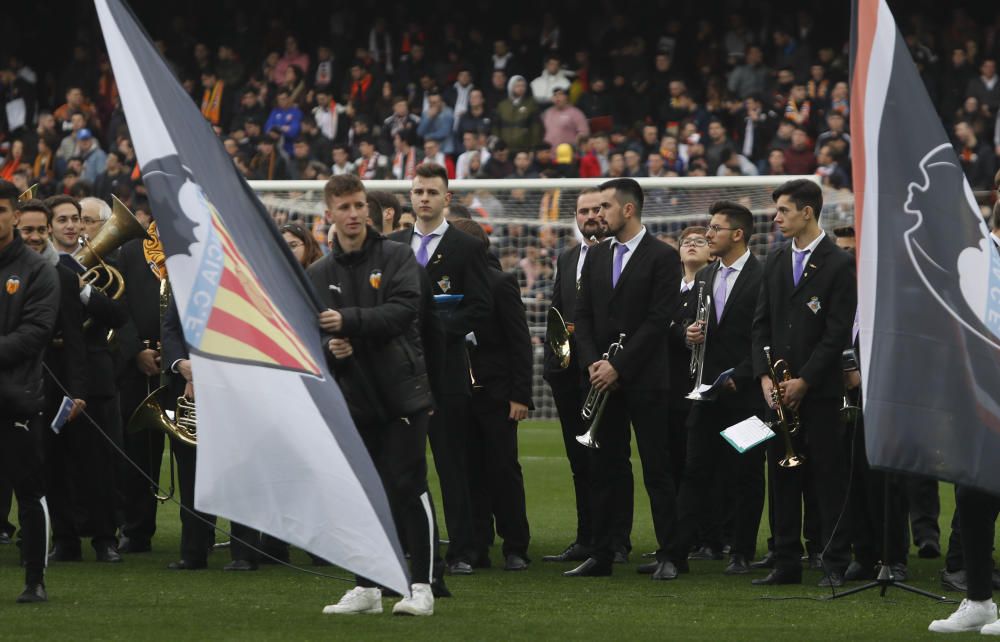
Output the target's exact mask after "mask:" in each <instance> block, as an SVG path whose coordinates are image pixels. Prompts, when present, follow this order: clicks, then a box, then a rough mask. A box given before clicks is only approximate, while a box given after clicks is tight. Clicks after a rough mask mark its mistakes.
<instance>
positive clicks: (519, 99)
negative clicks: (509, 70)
mask: <svg viewBox="0 0 1000 642" xmlns="http://www.w3.org/2000/svg"><path fill="white" fill-rule="evenodd" d="M527 91H528V83H527V82H526V81H525V80H524V76H513V77H512V78H511V79H510V82H508V83H507V99H506V100H504V101H503V102H501V103H500V104H499V105H498V106H497V110H496V116H495V120H494V122H493V134H494V135H495V136H498V137H500V138H502V139H503V140H504V141H505V142H506V143H507V145H509V146H510V148H511V149H512V150H514V151H518V150H522V149H533V148H535V147H537V146H538V144H539V143H540V142H541V141H542V132H541V123H540V121H539V119H538V103H536V102H535V101H534V99H533V98H531V97H530V96H528V95H527Z"/></svg>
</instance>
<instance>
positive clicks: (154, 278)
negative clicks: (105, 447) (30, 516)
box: [118, 239, 165, 553]
mask: <svg viewBox="0 0 1000 642" xmlns="http://www.w3.org/2000/svg"><path fill="white" fill-rule="evenodd" d="M143 243H144V240H143V239H135V240H132V241H129V242H127V243H125V244H124V245H123V246H122V248H121V251H120V252H119V255H118V268H119V270H121V273H122V276H123V277H124V278H125V282H126V283H127V284H128V286H127V287H128V298H127V305H128V313H129V321H128V323H127V324H126V325H125V327H123V328H122V329H121V331H120V332H119V334H118V350H119V358H120V359H121V360H122V361H123V364H122V371H121V374H120V375H119V377H118V390H119V404H120V408H121V416H122V419H123V421H124V422H126V423H127V422H128V420H129V418H130V417H131V416H132V413H133V412H135V409H136V408H137V407H138V406H139V404H141V403H142V401H143V400H144V399H145V398H146V397H147V396H148V395H149V393H151V392H152V391H153V390H155V389H156V388H157V387H158V386H159V377H160V367H161V365H160V350H159V346H160V300H159V299H160V279H159V278H158V275H157V273H156V272H154V270H153V268H152V267H151V266H150V265H149V262H148V260H147V257H146V254H145V252H143ZM164 438H165V436H164V434H163V433H162V432H161V431H159V430H156V429H143V430H141V431H139V432H135V433H130V432H128V431H126V432H125V434H124V445H125V452H126V454H127V455H128V457H129V459H131V460H132V462H134V463H135V464H138V465H139V467H140V468H141V469H142V474H140V473H138V472H137V471H136V470H135V469H134V468H133V466H132V465H129V464H128V463H127V462H126V463H125V465H122V466H120V467H119V468H118V472H119V484H118V486H119V493H120V494H121V496H122V508H123V515H122V524H121V538H120V541H119V551H120V552H122V553H144V552H146V551H149V550H151V548H152V544H151V542H152V538H153V534H154V533H155V532H156V508H157V504H158V502H157V501H156V498H155V495H154V492H153V490H151V488H150V483H149V478H152V479H154V480H159V478H160V463H161V462H162V461H163V445H164Z"/></svg>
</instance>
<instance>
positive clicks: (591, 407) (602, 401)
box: [576, 332, 625, 448]
mask: <svg viewBox="0 0 1000 642" xmlns="http://www.w3.org/2000/svg"><path fill="white" fill-rule="evenodd" d="M624 343H625V333H624V332H622V333H621V334H619V335H618V341H615V342H614V343H612V344H611V345H610V346H608V351H607V352H605V353H604V355H603V356H602V357H601V359H602V360H604V361H607V360H609V359H610V358H611V357H613V356H615V355H616V354H618V352H619V351H620V350H621V349H622V347H623V344H624ZM610 394H611V391H610V390H603V391H600V390H598V389H597V388H595V387H594V386H591V387H590V392H588V393H587V399H586V400H585V401H584V402H583V409H581V410H580V416H581V417H582V418H583V420H584V421H589V422H590V428H588V429H587V432H585V433H583V434H582V435H577V437H576V440H577V441H578V442H580V443H581V444H583V445H584V446H586V447H587V448H600V447H601V445H600V444H598V443H597V428H598V426H600V424H601V416H602V415H604V407H605V406H606V405H607V404H608V396H609V395H610Z"/></svg>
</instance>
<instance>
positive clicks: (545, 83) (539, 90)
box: [531, 54, 573, 105]
mask: <svg viewBox="0 0 1000 642" xmlns="http://www.w3.org/2000/svg"><path fill="white" fill-rule="evenodd" d="M572 84H573V81H572V79H571V78H570V74H569V73H568V72H567V71H566V70H565V69H563V68H562V61H561V60H560V59H559V56H558V55H556V54H549V55H548V56H546V58H545V68H544V69H542V74H541V75H540V76H538V78H535V79H534V80H532V81H531V95H532V96H534V98H535V101H536V102H538V104H539V105H547V104H549V103H551V102H552V96H553V94H554V93H555V90H556V89H562V90H564V91H565V92H569V88H570V85H572Z"/></svg>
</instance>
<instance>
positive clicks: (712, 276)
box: [695, 254, 764, 408]
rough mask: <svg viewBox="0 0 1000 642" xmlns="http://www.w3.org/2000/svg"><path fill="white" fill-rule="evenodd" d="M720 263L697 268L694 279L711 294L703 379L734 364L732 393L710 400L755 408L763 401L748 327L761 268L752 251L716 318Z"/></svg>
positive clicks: (707, 379) (708, 381) (709, 381)
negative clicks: (734, 390)
mask: <svg viewBox="0 0 1000 642" xmlns="http://www.w3.org/2000/svg"><path fill="white" fill-rule="evenodd" d="M721 268H722V263H721V262H720V261H716V262H715V263H712V264H710V265H707V266H705V267H704V268H702V269H701V271H699V272H698V275H697V276H696V277H695V282H697V281H704V282H705V289H706V292H708V293H710V296H712V303H711V306H710V307H709V311H708V342H707V344H706V346H705V368H704V374H703V377H702V379H703V383H712V382H713V381H715V379H716V378H717V377H718V376H719V374H721V373H722V372H723V371H724V370H728V369H729V368H735V369H736V372H734V373H733V382H734V383H735V384H736V392H735V393H723V394H721V395H720V396H719V398H718V400H716V401H714V402H712V403H724V404H726V405H729V406H738V407H741V408H743V407H750V408H756V407H759V406H760V405H762V404H763V397H762V396H761V394H760V385H759V384H758V383H757V380H756V379H755V378H754V376H753V375H754V370H753V358H752V348H753V341H752V335H751V331H752V329H753V319H754V312H755V311H756V309H757V295H758V294H759V292H760V280H761V278H762V277H763V274H764V268H763V267H761V264H760V261H758V260H757V257H755V256H754V255H753V254H751V255H750V256H749V258H747V262H746V263H745V264H744V266H743V269H741V270H740V273H739V274H738V275H737V277H736V282H735V283H733V284H732V290H731V291H730V292H728V293H727V294H726V305H725V307H724V308H723V309H722V318H721V319H720V320H718V321H716V320H715V316H716V312H715V310H716V303H717V302H716V300H715V294H714V293H715V286H716V283H717V279H718V278H719V271H720V270H721Z"/></svg>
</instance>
